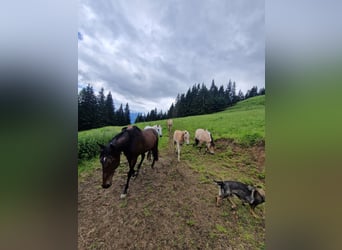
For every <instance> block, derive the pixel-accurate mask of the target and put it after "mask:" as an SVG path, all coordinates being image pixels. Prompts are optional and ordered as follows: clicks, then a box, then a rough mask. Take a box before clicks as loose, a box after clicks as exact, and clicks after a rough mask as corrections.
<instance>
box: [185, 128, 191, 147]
mask: <svg viewBox="0 0 342 250" xmlns="http://www.w3.org/2000/svg"><path fill="white" fill-rule="evenodd" d="M184 141H185V143H186V144H187V145H188V144H189V143H190V134H189V132H188V131H187V130H184Z"/></svg>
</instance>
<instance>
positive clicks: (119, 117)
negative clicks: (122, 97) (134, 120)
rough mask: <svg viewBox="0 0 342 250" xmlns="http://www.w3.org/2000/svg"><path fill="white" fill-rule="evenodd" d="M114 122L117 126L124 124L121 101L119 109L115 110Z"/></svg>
mask: <svg viewBox="0 0 342 250" xmlns="http://www.w3.org/2000/svg"><path fill="white" fill-rule="evenodd" d="M115 114H116V124H115V125H117V126H124V125H126V124H125V114H124V111H123V107H122V103H121V104H120V107H119V109H118V110H117V111H116V113H115Z"/></svg>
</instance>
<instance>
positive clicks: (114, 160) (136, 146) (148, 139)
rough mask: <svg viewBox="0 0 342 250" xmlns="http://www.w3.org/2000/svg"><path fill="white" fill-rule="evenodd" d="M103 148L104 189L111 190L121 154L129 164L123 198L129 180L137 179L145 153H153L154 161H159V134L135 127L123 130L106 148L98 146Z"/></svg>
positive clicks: (101, 153) (151, 130)
mask: <svg viewBox="0 0 342 250" xmlns="http://www.w3.org/2000/svg"><path fill="white" fill-rule="evenodd" d="M98 145H99V146H100V148H101V152H100V162H101V164H102V187H103V188H109V187H110V186H111V185H112V179H113V175H114V172H115V170H116V169H117V167H118V166H119V165H120V155H121V152H123V153H124V155H125V156H126V159H127V161H128V164H129V171H128V173H127V182H126V185H125V187H124V189H123V192H122V194H121V196H120V197H121V198H124V197H126V195H127V190H128V187H129V180H130V179H131V177H132V176H135V177H137V176H138V174H139V170H140V167H141V164H142V162H143V160H144V158H145V152H147V151H152V154H153V161H152V164H151V167H152V168H153V166H154V162H155V161H158V133H157V132H156V131H155V130H154V129H146V130H140V129H139V128H138V127H136V126H133V127H129V128H123V129H122V131H121V132H120V133H119V134H117V135H116V136H115V137H114V138H113V139H112V140H111V141H110V142H109V143H108V144H107V145H106V146H105V145H101V144H98ZM139 155H141V161H140V163H139V165H138V169H137V171H135V170H134V166H135V164H136V163H137V159H138V156H139Z"/></svg>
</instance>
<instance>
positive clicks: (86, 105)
mask: <svg viewBox="0 0 342 250" xmlns="http://www.w3.org/2000/svg"><path fill="white" fill-rule="evenodd" d="M130 123H131V121H130V111H129V106H128V103H126V106H125V108H123V105H122V104H121V105H120V107H119V108H118V109H117V110H116V109H115V106H114V101H113V97H112V94H111V92H110V91H109V92H108V94H107V96H105V94H104V89H103V88H101V90H100V92H99V93H98V95H95V93H94V90H93V87H92V86H91V85H90V84H88V86H87V87H85V88H82V90H81V91H80V93H79V94H78V131H81V130H88V129H92V128H100V127H104V126H124V125H127V124H130Z"/></svg>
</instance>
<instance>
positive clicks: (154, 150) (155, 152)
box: [151, 148, 158, 168]
mask: <svg viewBox="0 0 342 250" xmlns="http://www.w3.org/2000/svg"><path fill="white" fill-rule="evenodd" d="M152 153H153V161H152V164H151V168H153V166H154V162H155V161H158V148H154V149H153V151H152Z"/></svg>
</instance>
